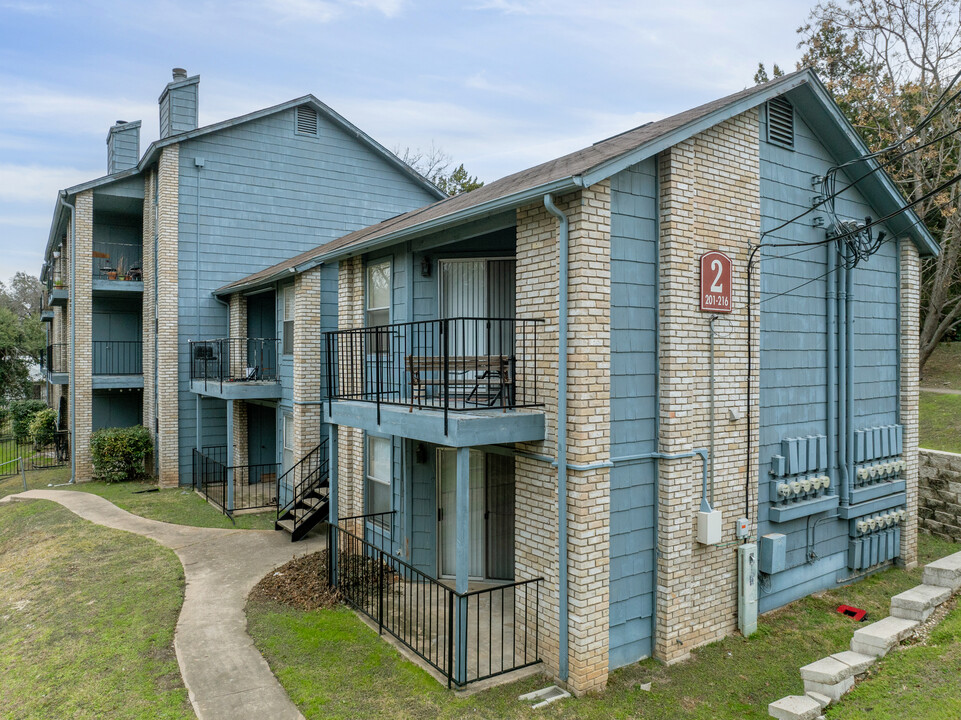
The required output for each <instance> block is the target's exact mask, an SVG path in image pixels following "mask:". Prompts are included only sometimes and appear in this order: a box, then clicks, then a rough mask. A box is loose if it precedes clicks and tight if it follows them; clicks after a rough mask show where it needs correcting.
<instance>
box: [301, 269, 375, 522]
mask: <svg viewBox="0 0 961 720" xmlns="http://www.w3.org/2000/svg"><path fill="white" fill-rule="evenodd" d="M295 324H296V323H295ZM363 325H364V269H363V263H362V262H361V259H360V258H359V257H354V258H350V259H348V260H342V261H341V262H340V267H339V269H338V281H337V327H338V328H339V329H341V330H345V329H347V328H356V327H363ZM337 449H338V462H339V465H338V473H337V485H338V495H337V501H338V513H339V515H340V517H348V516H350V515H359V514H361V513H363V512H364V483H363V478H364V433H363V431H361V430H358V429H356V428H348V427H344V426H342V425H341V426H338V428H337Z"/></svg>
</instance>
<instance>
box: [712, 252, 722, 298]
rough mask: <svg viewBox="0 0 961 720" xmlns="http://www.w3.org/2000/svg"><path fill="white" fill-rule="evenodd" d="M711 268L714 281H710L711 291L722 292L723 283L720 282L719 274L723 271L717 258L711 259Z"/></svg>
mask: <svg viewBox="0 0 961 720" xmlns="http://www.w3.org/2000/svg"><path fill="white" fill-rule="evenodd" d="M711 270H712V271H714V282H712V283H711V292H716V293H722V292H724V284H723V283H722V282H721V275H722V274H723V273H724V266H723V265H722V264H721V261H720V260H718V259H717V258H714V259H713V260H711Z"/></svg>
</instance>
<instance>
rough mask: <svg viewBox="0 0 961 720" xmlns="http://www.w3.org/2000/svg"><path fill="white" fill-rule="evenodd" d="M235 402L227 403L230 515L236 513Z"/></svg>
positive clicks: (228, 502) (227, 495)
mask: <svg viewBox="0 0 961 720" xmlns="http://www.w3.org/2000/svg"><path fill="white" fill-rule="evenodd" d="M234 402H236V401H235V400H228V401H227V457H226V458H225V462H226V464H227V478H226V481H225V482H226V483H227V488H226V490H227V494H226V497H227V507H226V508H224V509H225V510H226V511H227V514H228V515H229V514H230V513H232V512H233V511H234Z"/></svg>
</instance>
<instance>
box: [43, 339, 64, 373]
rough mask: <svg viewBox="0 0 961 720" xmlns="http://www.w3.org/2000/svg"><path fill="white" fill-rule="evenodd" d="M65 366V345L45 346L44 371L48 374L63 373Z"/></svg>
mask: <svg viewBox="0 0 961 720" xmlns="http://www.w3.org/2000/svg"><path fill="white" fill-rule="evenodd" d="M67 366H68V357H67V344H66V343H54V344H52V345H47V352H46V353H45V354H44V358H43V367H44V369H45V370H46V371H47V372H50V373H65V372H67Z"/></svg>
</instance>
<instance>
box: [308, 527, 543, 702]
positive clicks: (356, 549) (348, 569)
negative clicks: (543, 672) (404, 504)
mask: <svg viewBox="0 0 961 720" xmlns="http://www.w3.org/2000/svg"><path fill="white" fill-rule="evenodd" d="M393 516H394V513H377V514H371V515H360V516H354V517H347V518H343V519H341V520H340V522H339V524H338V525H330V524H329V525H328V547H329V548H332V549H334V551H333V552H330V553H328V558H329V563H328V568H327V572H328V578H329V580H330V582H331V584H332V585H336V586H337V588H338V590H339V592H340V594H341V596H342V597H343V598H344V600H345V601H346V602H347V603H348V604H349V605H351V606H352V607H354V608H355V609H356V610H358V611H359V612H362V613H364V615H366V616H367V617H369V618H370V619H371V620H372V621H373V622H374V623H376V624H377V627H378V630H379V632H380V633H381V634H383V633H384V632H387V633H389V634H391V635H393V636H394V637H395V638H396V639H397V640H398V641H400V642H401V643H403V644H404V645H405V646H407V647H408V648H409V649H410V650H411V651H412V652H414V653H415V654H417V656H418V657H420V658H421V659H422V660H424V662H426V663H427V664H428V665H430V666H431V667H433V668H434V669H436V670H437V671H438V672H439V673H441V674H442V675H443V676H444V677H445V678H447V686H448V687H451V686H452V685H457V686H458V687H461V686H464V685H466V684H468V683H472V682H477V681H478V680H484V679H486V678H490V677H494V676H497V675H501V674H503V673H507V672H511V671H513V670H519V669H521V668H524V667H528V666H530V665H534V664H536V663H539V662H541V658H540V619H539V618H540V589H541V584H542V582H543V578H536V579H532V580H522V581H518V582H508V583H500V584H498V585H496V586H492V587H486V588H482V589H479V590H474V591H471V592H467V593H458V592H455V591H454V590H453V589H452V588H451V587H449V586H448V585H447V584H446V583H444V582H442V581H440V580H437V579H435V578H432V577H430V576H429V575H427V574H426V573H424V572H421V571H420V570H418V569H417V568H415V567H413V566H412V565H409V564H408V563H406V562H404V561H403V560H400V559H398V558H396V557H395V556H394V555H393V554H392V552H391V546H390V545H391V542H390V536H391V530H392V521H393Z"/></svg>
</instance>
